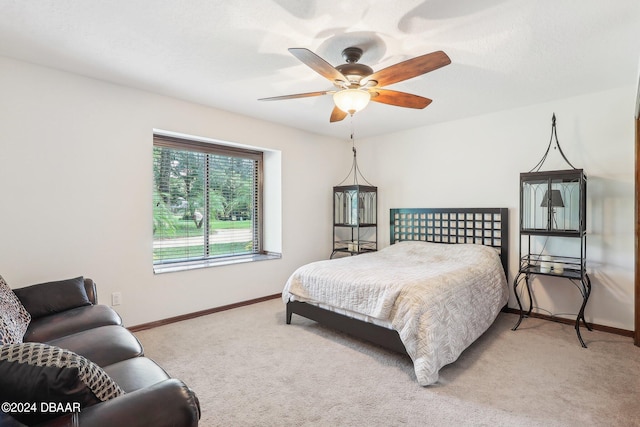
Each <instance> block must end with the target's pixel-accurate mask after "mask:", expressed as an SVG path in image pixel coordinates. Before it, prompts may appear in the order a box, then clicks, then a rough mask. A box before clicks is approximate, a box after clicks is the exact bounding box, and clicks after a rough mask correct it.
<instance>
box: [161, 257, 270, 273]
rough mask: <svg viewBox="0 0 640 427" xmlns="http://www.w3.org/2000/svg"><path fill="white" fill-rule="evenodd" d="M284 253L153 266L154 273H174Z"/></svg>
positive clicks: (255, 259)
mask: <svg viewBox="0 0 640 427" xmlns="http://www.w3.org/2000/svg"><path fill="white" fill-rule="evenodd" d="M280 258H282V254H280V253H276V252H267V253H264V254H253V255H238V256H234V257H224V258H214V259H206V260H198V261H188V262H177V263H171V264H158V265H154V266H153V272H154V274H163V273H174V272H177V271H185V270H195V269H199V268H209V267H220V266H223V265H232V264H243V263H245V262H255V261H265V260H269V259H280Z"/></svg>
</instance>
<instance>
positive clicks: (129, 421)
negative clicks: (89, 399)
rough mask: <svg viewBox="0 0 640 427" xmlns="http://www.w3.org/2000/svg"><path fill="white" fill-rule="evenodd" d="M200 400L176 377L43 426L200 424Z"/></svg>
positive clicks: (173, 426)
mask: <svg viewBox="0 0 640 427" xmlns="http://www.w3.org/2000/svg"><path fill="white" fill-rule="evenodd" d="M199 419H200V403H199V402H198V398H197V397H196V395H195V393H194V392H193V391H192V390H191V389H190V388H189V387H187V386H186V385H185V384H184V383H183V382H182V381H180V380H178V379H175V378H172V379H168V380H164V381H161V382H159V383H157V384H154V385H152V386H149V387H145V388H142V389H140V390H136V391H132V392H130V393H127V394H125V395H122V396H120V397H116V398H115V399H111V400H108V401H106V402H102V403H98V404H96V405H93V406H89V407H88V408H84V409H83V410H82V411H81V412H80V413H77V414H69V415H66V416H64V417H59V418H56V419H54V420H51V421H49V422H48V423H45V424H44V425H43V426H47V427H53V426H56V427H58V426H69V427H70V426H76V425H77V426H80V427H82V426H91V427H113V426H127V427H148V426H154V427H165V426H166V427H180V426H186V427H196V426H197V425H198V421H199Z"/></svg>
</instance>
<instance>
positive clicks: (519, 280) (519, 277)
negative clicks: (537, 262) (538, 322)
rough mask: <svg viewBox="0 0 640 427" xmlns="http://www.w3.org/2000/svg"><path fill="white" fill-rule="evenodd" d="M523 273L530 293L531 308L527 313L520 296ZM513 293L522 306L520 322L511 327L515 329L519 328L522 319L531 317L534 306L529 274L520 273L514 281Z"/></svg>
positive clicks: (520, 306) (519, 305)
mask: <svg viewBox="0 0 640 427" xmlns="http://www.w3.org/2000/svg"><path fill="white" fill-rule="evenodd" d="M523 274H524V282H525V285H526V286H527V294H528V295H529V310H528V311H527V314H526V315H525V314H524V310H523V308H522V302H521V301H520V297H519V296H518V285H519V284H520V282H522V277H521V276H522V275H523ZM513 293H514V294H515V295H516V301H517V302H518V307H519V308H520V318H519V319H518V322H517V323H516V324H515V326H514V327H513V328H511V330H512V331H515V330H516V329H518V326H520V323H521V322H522V319H524V318H525V317H529V315H530V314H531V309H532V306H533V302H532V300H531V287H530V286H529V275H528V274H526V273H518V275H517V276H516V278H515V280H514V281H513Z"/></svg>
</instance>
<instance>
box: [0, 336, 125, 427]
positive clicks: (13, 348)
mask: <svg viewBox="0 0 640 427" xmlns="http://www.w3.org/2000/svg"><path fill="white" fill-rule="evenodd" d="M123 394H124V391H123V390H122V389H121V388H120V386H119V385H118V384H116V383H115V382H114V381H113V380H112V379H111V377H109V375H108V374H107V373H106V372H105V371H104V370H103V369H102V368H100V367H99V366H98V365H96V364H95V363H93V362H91V361H90V360H88V359H87V358H85V357H83V356H80V355H78V354H76V353H74V352H72V351H69V350H65V349H62V348H60V347H55V346H51V345H47V344H42V343H34V342H26V343H20V344H9V345H3V346H0V401H10V402H35V403H36V406H35V407H34V408H35V409H36V411H35V412H31V413H15V414H14V413H10V415H12V416H13V417H14V418H16V419H18V420H19V421H21V422H23V423H26V424H28V425H31V424H33V423H36V422H42V421H43V420H46V419H48V418H51V417H52V416H60V415H62V414H61V413H60V412H57V413H53V414H52V413H48V412H47V411H45V412H44V413H39V412H38V411H37V409H38V408H40V404H41V403H42V402H47V403H54V404H62V405H63V407H65V408H70V412H74V411H79V410H81V408H85V407H87V406H90V405H93V404H95V403H99V402H100V401H103V402H104V401H107V400H109V399H113V398H115V397H118V396H121V395H123Z"/></svg>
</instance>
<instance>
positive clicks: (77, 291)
mask: <svg viewBox="0 0 640 427" xmlns="http://www.w3.org/2000/svg"><path fill="white" fill-rule="evenodd" d="M14 292H15V293H16V295H17V296H18V298H20V301H21V302H22V304H23V305H24V307H25V308H26V309H27V311H28V312H29V313H30V314H31V317H32V318H33V319H37V318H39V317H43V316H47V315H50V314H55V313H60V312H61V311H65V310H69V309H72V308H76V307H83V306H85V305H91V301H89V297H88V296H87V291H86V289H85V287H84V277H82V276H80V277H75V278H73V279H66V280H58V281H55V282H47V283H39V284H37V285H32V286H27V287H25V288H19V289H16V290H15V291H14Z"/></svg>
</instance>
